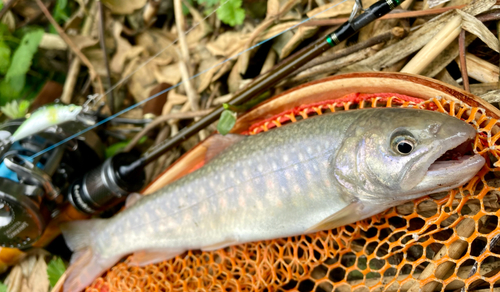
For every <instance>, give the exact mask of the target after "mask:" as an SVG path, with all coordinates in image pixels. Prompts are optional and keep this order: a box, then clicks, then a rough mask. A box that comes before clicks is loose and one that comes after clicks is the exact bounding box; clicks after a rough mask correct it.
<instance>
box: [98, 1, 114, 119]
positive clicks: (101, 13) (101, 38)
mask: <svg viewBox="0 0 500 292" xmlns="http://www.w3.org/2000/svg"><path fill="white" fill-rule="evenodd" d="M97 5H98V6H99V43H100V45H101V50H102V54H103V56H104V65H105V66H106V74H107V79H108V86H109V87H108V88H110V90H109V92H108V94H109V96H108V97H109V99H108V106H109V111H110V112H111V113H114V111H115V99H114V98H113V88H112V86H113V84H112V83H111V70H110V69H109V61H108V53H107V51H106V42H105V40H104V7H103V5H102V2H101V1H100V0H97Z"/></svg>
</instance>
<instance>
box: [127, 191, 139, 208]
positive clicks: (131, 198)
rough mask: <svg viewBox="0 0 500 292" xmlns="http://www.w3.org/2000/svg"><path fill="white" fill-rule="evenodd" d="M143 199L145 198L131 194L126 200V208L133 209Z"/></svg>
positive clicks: (137, 194)
mask: <svg viewBox="0 0 500 292" xmlns="http://www.w3.org/2000/svg"><path fill="white" fill-rule="evenodd" d="M142 197H143V196H142V195H141V194H139V193H131V194H130V195H128V196H127V199H126V200H125V208H130V207H132V206H133V205H134V204H135V203H136V202H137V201H139V199H140V198H142Z"/></svg>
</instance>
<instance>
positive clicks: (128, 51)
mask: <svg viewBox="0 0 500 292" xmlns="http://www.w3.org/2000/svg"><path fill="white" fill-rule="evenodd" d="M122 28H123V26H122V24H121V23H120V22H118V21H116V22H115V27H114V29H113V36H114V37H115V40H116V53H115V55H114V56H113V58H112V59H111V62H110V64H109V67H110V69H111V71H112V72H114V73H117V74H121V73H122V72H123V68H124V67H125V62H126V61H127V60H128V59H131V58H133V57H135V56H138V55H139V54H140V53H142V52H143V51H144V48H143V47H141V46H132V45H131V44H130V43H129V42H128V41H127V40H126V39H125V38H123V37H121V36H120V34H121V32H122Z"/></svg>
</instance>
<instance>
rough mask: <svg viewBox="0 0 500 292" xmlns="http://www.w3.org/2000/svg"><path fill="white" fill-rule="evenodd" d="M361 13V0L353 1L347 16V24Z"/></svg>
mask: <svg viewBox="0 0 500 292" xmlns="http://www.w3.org/2000/svg"><path fill="white" fill-rule="evenodd" d="M363 11H365V10H364V9H363V3H362V2H361V0H354V6H353V7H352V12H351V16H349V22H352V20H353V19H354V17H356V16H357V15H358V14H359V13H361V12H363Z"/></svg>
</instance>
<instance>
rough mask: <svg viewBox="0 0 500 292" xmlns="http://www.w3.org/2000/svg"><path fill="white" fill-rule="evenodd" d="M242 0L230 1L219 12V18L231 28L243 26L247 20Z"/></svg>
mask: <svg viewBox="0 0 500 292" xmlns="http://www.w3.org/2000/svg"><path fill="white" fill-rule="evenodd" d="M242 3H243V1H242V0H229V1H228V2H227V3H226V4H225V5H223V6H221V7H220V8H219V9H218V10H217V17H218V18H219V19H220V20H221V21H222V22H224V23H225V24H228V25H230V26H236V25H238V24H242V23H243V20H245V10H243V8H241V4H242Z"/></svg>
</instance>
